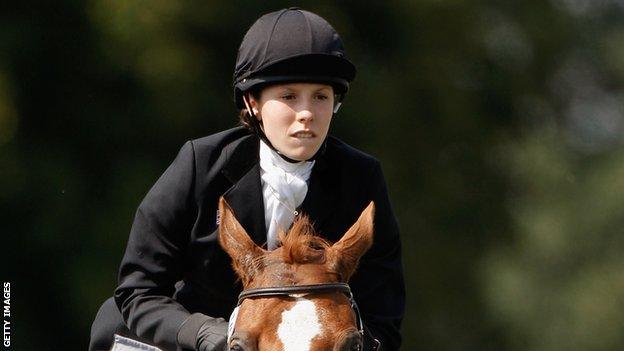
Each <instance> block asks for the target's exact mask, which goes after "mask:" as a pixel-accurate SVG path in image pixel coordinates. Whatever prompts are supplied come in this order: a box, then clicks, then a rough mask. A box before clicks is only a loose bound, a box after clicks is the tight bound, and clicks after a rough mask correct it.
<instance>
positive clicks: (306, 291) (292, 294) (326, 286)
mask: <svg viewBox="0 0 624 351" xmlns="http://www.w3.org/2000/svg"><path fill="white" fill-rule="evenodd" d="M332 292H340V293H343V294H345V295H346V296H347V298H349V303H350V304H351V309H353V312H354V313H355V322H356V326H357V330H358V333H360V335H361V336H362V340H363V339H364V323H362V316H361V315H360V309H359V308H358V306H357V303H355V299H354V298H353V293H352V292H351V288H350V287H349V284H346V283H321V284H311V285H294V286H270V287H264V288H253V289H246V290H243V291H242V292H241V293H240V294H239V295H238V303H237V304H236V308H235V309H234V312H233V313H232V316H231V317H230V327H229V328H228V329H229V330H228V343H229V341H230V337H231V336H232V334H233V333H234V325H235V324H236V315H237V314H238V307H239V306H240V305H241V304H242V303H243V301H244V300H245V299H249V298H254V297H280V296H281V297H288V298H296V297H301V296H304V295H310V294H322V293H332ZM373 340H374V344H375V346H374V348H373V350H378V349H379V346H380V342H379V340H377V339H373Z"/></svg>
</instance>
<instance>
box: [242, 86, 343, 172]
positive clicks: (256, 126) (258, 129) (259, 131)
mask: <svg viewBox="0 0 624 351" xmlns="http://www.w3.org/2000/svg"><path fill="white" fill-rule="evenodd" d="M248 94H249V93H244V94H243V96H242V98H243V103H244V104H245V107H246V108H247V113H248V114H249V116H250V117H251V118H250V119H251V121H250V122H251V127H252V129H253V130H254V132H255V133H256V135H258V137H259V138H260V139H262V141H264V143H265V144H267V146H269V147H270V148H271V150H273V151H275V152H277V154H278V155H280V157H281V158H283V159H284V160H285V161H287V162H290V163H298V162H301V161H299V160H293V159H292V158H290V157H288V156H286V155H284V154H283V153H282V152H281V151H279V150H278V149H277V148H275V146H273V144H272V143H271V141H269V138H267V136H266V134H265V133H264V129H263V127H262V124H260V121H259V120H258V118H257V117H256V115H255V114H254V112H253V110H252V109H251V104H250V103H249V102H248V101H247V97H248ZM341 100H342V96H341V99H340V101H338V102H337V103H336V105H335V106H334V110H333V113H334V114H335V113H336V112H338V109H339V108H340V105H342V101H341ZM332 118H333V115H332ZM326 147H327V137H325V140H323V144H321V147H320V148H319V149H318V151H317V152H316V153H315V154H314V155H313V156H312V157H310V158H309V159H307V160H305V161H313V160H316V159H317V158H318V157H319V156H320V155H322V154H323V153H324V152H325V148H326Z"/></svg>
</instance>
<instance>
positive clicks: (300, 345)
mask: <svg viewBox="0 0 624 351" xmlns="http://www.w3.org/2000/svg"><path fill="white" fill-rule="evenodd" d="M320 332H321V324H320V323H319V319H318V315H317V313H316V306H314V303H313V302H312V301H310V300H308V299H304V298H301V299H297V303H296V304H295V305H294V306H293V307H292V308H291V309H290V310H287V311H284V312H282V322H281V323H280V325H279V326H278V327H277V336H278V337H279V339H280V340H281V341H282V344H283V345H284V351H309V350H310V342H311V341H312V339H313V338H314V337H315V336H317V335H318V334H319V333H320Z"/></svg>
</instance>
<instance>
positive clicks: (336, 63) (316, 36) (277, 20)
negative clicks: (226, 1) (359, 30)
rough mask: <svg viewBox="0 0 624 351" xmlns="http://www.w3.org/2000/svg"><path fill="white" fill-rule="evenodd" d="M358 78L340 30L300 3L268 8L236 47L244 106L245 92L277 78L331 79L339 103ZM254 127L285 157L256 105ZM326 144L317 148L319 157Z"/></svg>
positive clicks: (237, 87)
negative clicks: (258, 117)
mask: <svg viewBox="0 0 624 351" xmlns="http://www.w3.org/2000/svg"><path fill="white" fill-rule="evenodd" d="M354 78H355V66H354V65H353V64H352V63H351V62H350V61H349V60H348V59H347V58H346V56H345V52H344V46H343V44H342V40H341V39H340V36H339V35H338V33H337V32H336V30H334V28H333V27H332V26H331V25H330V24H329V23H328V22H327V21H326V20H325V19H323V18H322V17H320V16H318V15H316V14H314V13H312V12H309V11H305V10H301V9H299V8H297V7H291V8H288V9H282V10H279V11H275V12H271V13H267V14H265V15H263V16H262V17H260V18H259V19H258V20H257V21H256V22H255V23H254V24H253V25H252V26H251V27H250V28H249V30H248V31H247V34H245V37H244V38H243V41H242V43H241V45H240V48H239V49H238V56H237V58H236V68H235V70H234V99H235V102H236V106H237V107H238V108H240V109H243V108H245V101H244V99H246V98H245V97H244V96H245V94H246V93H247V92H249V91H252V90H257V89H259V88H261V87H263V86H266V85H270V84H274V83H287V82H310V83H323V84H328V85H331V86H332V87H333V88H334V94H335V95H336V96H337V99H336V102H337V105H336V106H335V108H334V112H336V111H337V109H338V107H339V106H340V103H341V101H342V99H343V98H344V95H345V94H346V93H347V91H348V90H349V83H350V82H351V81H353V79H354ZM248 113H249V114H250V116H251V118H250V119H251V121H250V122H251V127H252V128H253V129H254V131H255V132H256V133H257V134H258V136H259V137H260V138H261V139H262V140H264V142H265V143H266V144H267V145H268V146H269V147H271V148H272V149H273V150H275V151H276V152H277V153H278V154H279V155H280V156H281V157H282V158H284V159H285V160H287V161H290V162H298V161H296V160H292V159H290V158H288V157H287V156H285V155H283V154H282V153H281V152H280V151H279V150H277V149H276V148H275V147H274V146H273V145H272V144H271V142H270V141H269V140H268V139H267V137H266V135H265V134H264V132H263V131H262V128H261V127H260V124H259V122H258V121H257V120H256V118H255V116H254V115H253V112H252V111H248ZM324 149H325V143H323V145H322V146H321V148H320V149H319V152H317V154H316V155H314V156H313V157H312V159H315V158H316V157H317V156H318V155H319V154H320V153H322V152H323V150H324Z"/></svg>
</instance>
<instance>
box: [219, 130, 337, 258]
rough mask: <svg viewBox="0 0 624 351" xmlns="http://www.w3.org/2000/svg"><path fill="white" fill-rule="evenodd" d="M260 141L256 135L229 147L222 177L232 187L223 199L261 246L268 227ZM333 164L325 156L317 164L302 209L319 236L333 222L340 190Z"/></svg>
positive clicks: (224, 154)
mask: <svg viewBox="0 0 624 351" xmlns="http://www.w3.org/2000/svg"><path fill="white" fill-rule="evenodd" d="M259 145H260V144H259V139H258V138H257V137H256V136H254V135H249V136H245V137H243V138H241V139H239V140H237V141H236V142H233V143H232V144H230V145H228V146H226V147H225V148H224V150H223V151H224V152H223V153H222V155H223V156H224V157H225V160H224V163H225V166H224V167H223V169H222V171H221V172H222V174H223V175H224V176H225V177H226V178H227V179H228V180H229V181H230V182H231V183H232V186H231V187H230V188H229V189H228V190H227V191H226V192H225V194H224V195H223V197H224V198H225V201H227V203H228V204H229V205H230V207H231V208H232V210H233V211H234V215H235V216H236V219H237V220H238V221H239V222H240V223H241V225H242V226H243V228H245V230H246V231H247V233H248V234H249V236H250V237H251V239H252V240H253V241H254V242H255V243H256V244H257V245H259V246H263V245H264V244H266V224H265V219H264V197H263V194H262V182H261V179H260V162H259ZM330 162H331V160H330V159H329V158H328V153H327V152H325V153H324V154H323V155H321V157H319V158H318V159H317V160H316V163H315V165H314V168H313V169H312V173H311V175H310V182H309V185H308V192H307V194H306V197H305V198H304V200H303V203H302V204H301V206H299V212H301V213H302V214H307V215H308V216H309V218H310V219H311V220H312V221H313V223H314V227H315V229H316V230H317V231H318V233H319V234H321V235H324V236H330V237H331V236H332V235H335V234H336V233H325V232H324V230H323V228H324V227H326V224H327V223H329V222H328V221H329V220H330V219H331V218H332V215H333V214H334V212H335V208H336V207H337V206H338V204H337V203H336V201H335V200H336V198H337V193H338V189H337V188H336V182H335V181H334V176H333V174H332V173H331V169H332V167H330V166H329V163H330Z"/></svg>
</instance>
